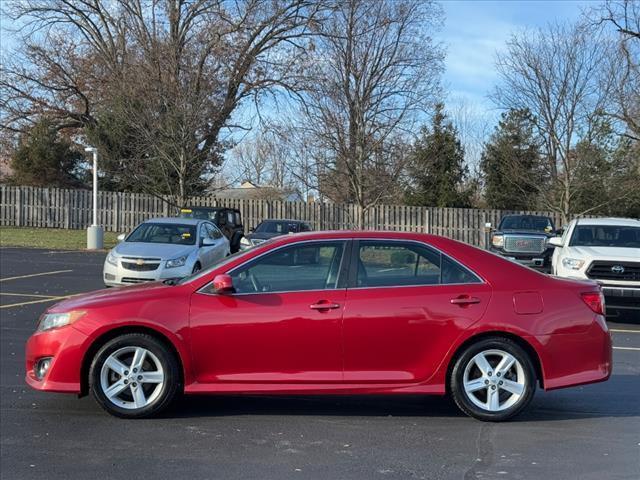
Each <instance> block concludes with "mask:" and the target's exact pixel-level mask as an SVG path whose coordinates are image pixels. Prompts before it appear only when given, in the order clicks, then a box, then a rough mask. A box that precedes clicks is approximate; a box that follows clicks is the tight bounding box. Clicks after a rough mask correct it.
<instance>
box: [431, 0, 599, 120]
mask: <svg viewBox="0 0 640 480" xmlns="http://www.w3.org/2000/svg"><path fill="white" fill-rule="evenodd" d="M595 5H597V3H595ZM442 6H443V8H444V11H445V15H446V19H445V24H444V27H443V29H442V31H441V34H440V36H439V37H440V39H441V40H442V41H443V42H444V44H445V45H446V47H447V56H446V60H445V65H446V72H445V74H444V78H443V82H444V85H445V87H446V88H447V90H448V92H449V96H450V101H453V102H455V101H457V100H458V99H459V98H465V99H467V100H468V101H469V102H472V103H474V104H477V105H478V106H483V107H484V108H492V104H491V102H490V101H489V100H488V99H487V98H486V97H487V95H488V93H489V92H490V91H491V90H492V88H493V86H494V85H495V83H496V80H497V76H496V73H495V68H494V65H493V64H494V58H495V53H496V51H499V50H502V49H504V48H505V45H506V41H507V40H508V38H509V36H510V35H511V33H512V32H514V31H518V30H521V29H524V28H536V27H541V26H544V25H546V24H547V23H550V22H556V21H564V20H569V21H573V20H576V19H578V17H579V16H580V14H581V11H582V10H583V9H584V8H586V7H588V6H589V3H588V2H584V1H581V2H578V1H571V0H547V1H524V0H522V1H516V0H510V1H508V0H504V1H480V0H478V1H457V0H448V1H443V2H442Z"/></svg>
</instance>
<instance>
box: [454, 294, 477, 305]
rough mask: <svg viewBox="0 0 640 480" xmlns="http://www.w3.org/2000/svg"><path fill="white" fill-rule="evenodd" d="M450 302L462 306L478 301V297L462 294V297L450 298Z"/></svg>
mask: <svg viewBox="0 0 640 480" xmlns="http://www.w3.org/2000/svg"><path fill="white" fill-rule="evenodd" d="M451 303H452V304H453V305H460V306H464V305H471V304H474V303H480V299H479V298H478V297H468V296H464V297H457V298H452V299H451Z"/></svg>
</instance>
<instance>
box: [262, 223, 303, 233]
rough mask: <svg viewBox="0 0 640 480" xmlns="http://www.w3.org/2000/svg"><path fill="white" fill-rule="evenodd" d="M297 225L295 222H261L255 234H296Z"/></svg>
mask: <svg viewBox="0 0 640 480" xmlns="http://www.w3.org/2000/svg"><path fill="white" fill-rule="evenodd" d="M298 229H299V225H298V224H297V223H295V222H262V223H261V224H260V225H258V226H257V227H256V229H255V232H256V233H280V234H286V233H289V232H294V233H295V232H297V231H298Z"/></svg>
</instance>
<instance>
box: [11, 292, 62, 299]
mask: <svg viewBox="0 0 640 480" xmlns="http://www.w3.org/2000/svg"><path fill="white" fill-rule="evenodd" d="M0 295H8V296H11V297H35V298H56V296H57V295H36V294H35V293H13V292H12V293H9V292H0Z"/></svg>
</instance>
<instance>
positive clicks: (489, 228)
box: [484, 222, 491, 232]
mask: <svg viewBox="0 0 640 480" xmlns="http://www.w3.org/2000/svg"><path fill="white" fill-rule="evenodd" d="M484 231H485V232H490V231H491V222H487V223H485V224H484Z"/></svg>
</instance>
